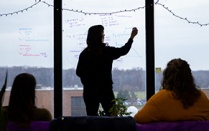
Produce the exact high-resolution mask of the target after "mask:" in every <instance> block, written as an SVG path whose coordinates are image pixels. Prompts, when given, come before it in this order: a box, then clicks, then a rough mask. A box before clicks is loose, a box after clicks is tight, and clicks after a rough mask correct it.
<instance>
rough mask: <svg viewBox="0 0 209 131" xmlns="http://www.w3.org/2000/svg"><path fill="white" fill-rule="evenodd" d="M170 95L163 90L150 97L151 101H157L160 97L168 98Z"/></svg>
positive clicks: (167, 91) (169, 92)
mask: <svg viewBox="0 0 209 131" xmlns="http://www.w3.org/2000/svg"><path fill="white" fill-rule="evenodd" d="M170 94H171V91H169V90H165V89H161V90H159V91H158V92H157V93H155V94H154V95H153V96H152V99H158V98H162V97H168V96H170Z"/></svg>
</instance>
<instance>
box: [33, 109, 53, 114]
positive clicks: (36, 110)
mask: <svg viewBox="0 0 209 131" xmlns="http://www.w3.org/2000/svg"><path fill="white" fill-rule="evenodd" d="M35 112H43V113H44V112H45V113H50V111H49V110H48V109H46V108H35Z"/></svg>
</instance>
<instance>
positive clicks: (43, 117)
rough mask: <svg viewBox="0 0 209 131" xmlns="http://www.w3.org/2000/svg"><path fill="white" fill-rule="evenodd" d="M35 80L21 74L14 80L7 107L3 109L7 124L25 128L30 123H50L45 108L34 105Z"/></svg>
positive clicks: (48, 113)
mask: <svg viewBox="0 0 209 131" xmlns="http://www.w3.org/2000/svg"><path fill="white" fill-rule="evenodd" d="M35 87H36V79H35V77H34V76H33V75H32V74H28V73H21V74H19V75H17V76H16V77H15V79H14V82H13V85H12V89H11V93H10V99H9V105H8V106H6V107H4V108H3V110H4V114H5V117H6V119H7V123H14V124H15V125H17V126H18V127H23V128H27V127H29V126H30V123H31V122H32V121H51V120H52V115H51V113H50V112H49V111H48V110H47V109H45V108H37V107H36V105H35V97H36V96H35Z"/></svg>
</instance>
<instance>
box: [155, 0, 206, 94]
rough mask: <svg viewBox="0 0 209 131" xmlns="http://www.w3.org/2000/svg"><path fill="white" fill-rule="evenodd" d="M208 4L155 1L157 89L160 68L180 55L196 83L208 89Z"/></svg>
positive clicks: (160, 74)
mask: <svg viewBox="0 0 209 131" xmlns="http://www.w3.org/2000/svg"><path fill="white" fill-rule="evenodd" d="M208 5H209V1H207V0H201V1H192V2H191V1H189V0H183V1H176V0H170V1H167V0H160V1H158V2H157V3H156V4H155V60H156V61H155V65H156V68H158V70H157V72H156V90H158V89H159V87H160V80H161V77H162V72H160V69H161V70H163V69H164V68H165V67H166V64H167V62H168V61H170V60H171V59H173V58H182V59H184V60H186V61H187V62H188V63H189V64H190V67H191V69H192V71H193V75H194V78H195V80H196V84H197V85H198V86H199V87H200V88H201V89H202V90H203V91H204V92H206V93H207V92H208V88H209V81H208V76H209V62H208V58H207V56H209V52H208V49H209V44H208V41H209V37H208V33H209V28H208V27H209V17H207V13H209V11H208ZM208 97H209V94H208Z"/></svg>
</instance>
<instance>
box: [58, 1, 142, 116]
mask: <svg viewBox="0 0 209 131" xmlns="http://www.w3.org/2000/svg"><path fill="white" fill-rule="evenodd" d="M62 6H63V11H62V14H63V19H62V26H63V38H62V40H63V55H62V56H63V87H64V88H63V94H66V91H67V89H69V88H71V89H73V90H74V91H77V90H79V91H80V92H81V94H79V95H81V96H82V89H83V85H82V84H81V82H80V79H79V78H78V77H77V76H76V74H75V69H76V66H77V62H78V57H79V54H80V52H81V51H82V50H83V49H84V48H85V47H86V36H87V31H88V28H89V27H90V26H92V25H97V24H101V25H103V26H104V28H105V30H104V33H105V40H104V41H105V43H108V44H109V45H110V46H116V47H120V46H122V45H124V44H125V43H126V42H127V40H128V38H129V37H130V33H131V29H132V27H133V26H136V27H137V28H138V30H139V34H138V36H137V37H136V38H135V40H134V43H133V46H132V48H131V50H130V52H129V53H128V55H126V56H123V57H121V58H119V59H118V60H116V61H114V63H113V82H114V85H113V86H114V92H115V96H116V97H123V98H127V101H126V102H125V104H126V105H127V107H129V106H136V107H137V108H140V107H142V106H143V104H144V100H146V92H145V86H146V85H145V72H146V70H145V38H144V37H145V8H144V6H145V3H144V1H138V0H129V1H126V0H114V1H110V0H99V1H98V0H88V1H83V0H71V1H67V0H63V4H62ZM70 97H71V96H70V95H68V98H66V97H63V102H64V103H69V102H66V101H70ZM71 101H72V100H71ZM63 107H65V105H63ZM65 109H66V108H63V114H64V115H72V114H68V113H67V112H69V111H67V110H65ZM71 109H72V108H71ZM71 112H72V111H71Z"/></svg>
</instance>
